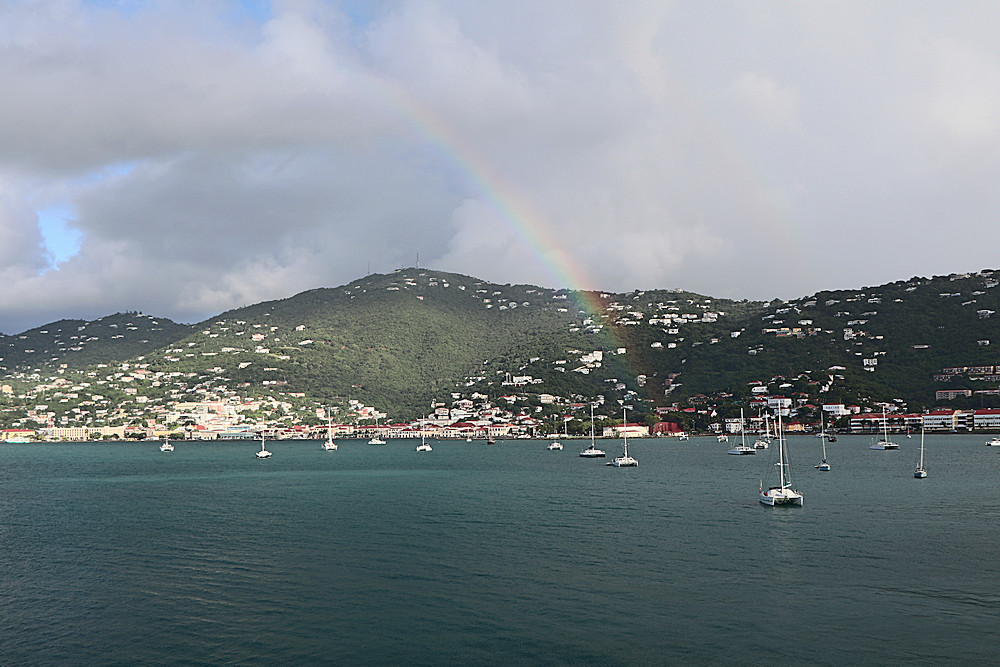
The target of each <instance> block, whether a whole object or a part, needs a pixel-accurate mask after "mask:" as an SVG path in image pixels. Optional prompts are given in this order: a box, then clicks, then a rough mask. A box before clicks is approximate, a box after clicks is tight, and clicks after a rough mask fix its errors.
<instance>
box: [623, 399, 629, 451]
mask: <svg viewBox="0 0 1000 667" xmlns="http://www.w3.org/2000/svg"><path fill="white" fill-rule="evenodd" d="M622 437H623V438H624V439H625V456H626V457H627V456H628V415H627V414H626V413H625V408H624V407H623V408H622Z"/></svg>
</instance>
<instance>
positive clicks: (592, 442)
mask: <svg viewBox="0 0 1000 667" xmlns="http://www.w3.org/2000/svg"><path fill="white" fill-rule="evenodd" d="M590 448H591V449H593V448H594V403H593V402H591V403H590Z"/></svg>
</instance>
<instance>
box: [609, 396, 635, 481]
mask: <svg viewBox="0 0 1000 667" xmlns="http://www.w3.org/2000/svg"><path fill="white" fill-rule="evenodd" d="M622 417H623V419H622V438H624V440H625V451H624V453H623V454H622V455H621V456H616V457H615V458H614V460H613V461H611V462H610V463H606V464H605V465H609V466H614V467H616V468H634V467H636V466H638V465H639V462H638V461H636V460H635V459H634V458H632V457H631V456H629V455H628V417H627V415H626V414H625V408H622Z"/></svg>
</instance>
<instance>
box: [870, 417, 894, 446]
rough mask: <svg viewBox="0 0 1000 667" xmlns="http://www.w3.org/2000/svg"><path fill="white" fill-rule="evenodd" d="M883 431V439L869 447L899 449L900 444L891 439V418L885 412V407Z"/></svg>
mask: <svg viewBox="0 0 1000 667" xmlns="http://www.w3.org/2000/svg"><path fill="white" fill-rule="evenodd" d="M882 433H883V436H882V439H881V440H879V441H878V442H873V443H872V444H870V445H868V449H899V445H897V444H896V443H895V442H893V441H892V440H890V439H889V418H888V417H887V416H886V414H885V408H882Z"/></svg>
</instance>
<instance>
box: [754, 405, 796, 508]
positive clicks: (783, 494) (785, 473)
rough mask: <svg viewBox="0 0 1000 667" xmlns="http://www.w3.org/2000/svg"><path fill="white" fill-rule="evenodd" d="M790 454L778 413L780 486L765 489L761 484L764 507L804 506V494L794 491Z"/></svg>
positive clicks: (761, 500)
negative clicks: (788, 459)
mask: <svg viewBox="0 0 1000 667" xmlns="http://www.w3.org/2000/svg"><path fill="white" fill-rule="evenodd" d="M787 458H788V452H787V450H786V445H785V437H784V435H783V434H782V432H781V413H780V412H779V413H778V485H777V486H771V487H768V488H767V489H766V490H765V489H764V482H763V481H761V483H760V502H761V503H762V504H764V505H771V506H772V507H774V506H775V505H798V506H799V507H801V506H802V494H801V493H799V492H798V491H795V490H794V489H792V479H791V474H790V473H789V470H788V461H787Z"/></svg>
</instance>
